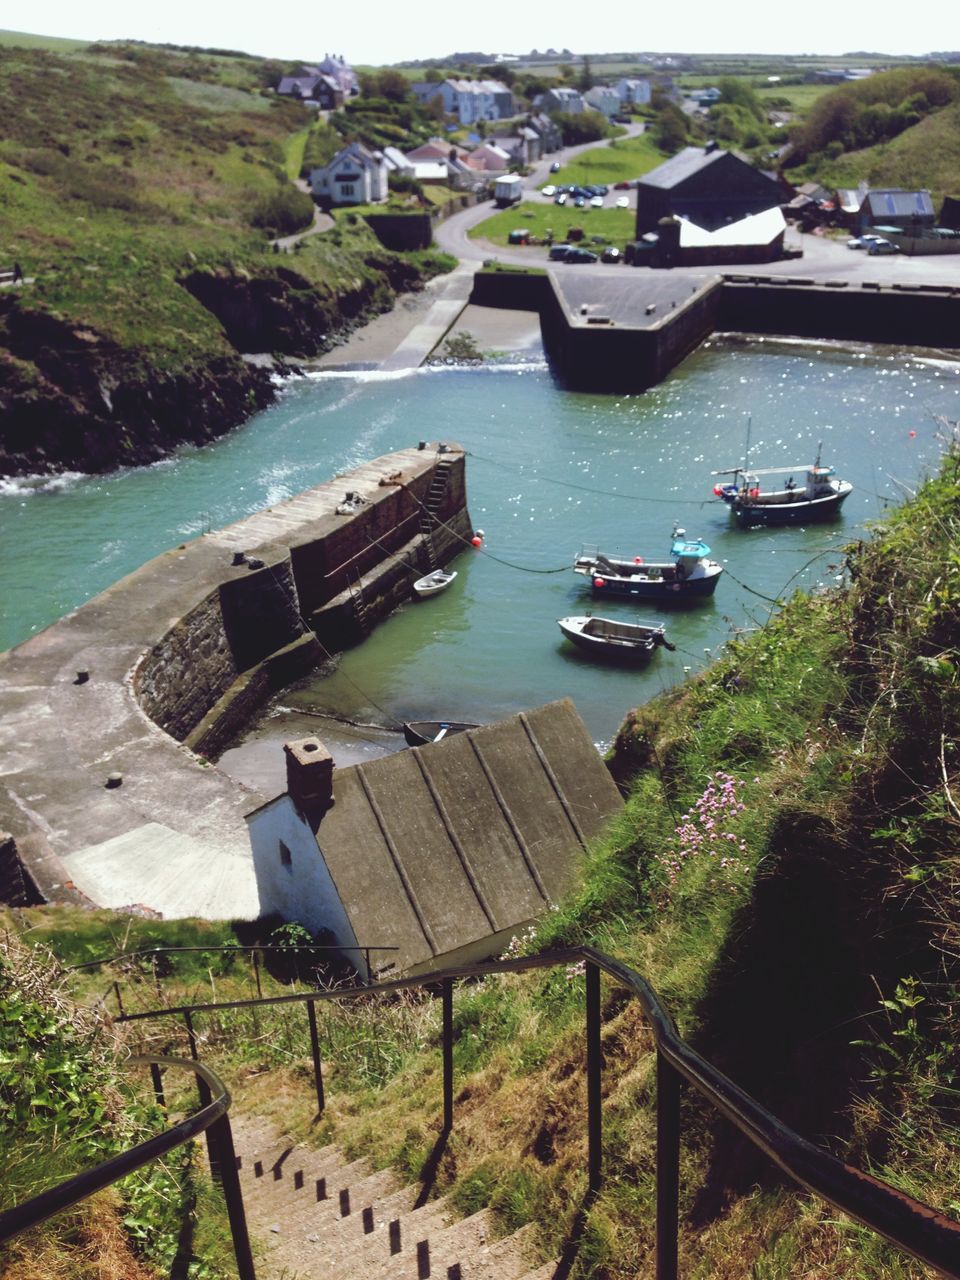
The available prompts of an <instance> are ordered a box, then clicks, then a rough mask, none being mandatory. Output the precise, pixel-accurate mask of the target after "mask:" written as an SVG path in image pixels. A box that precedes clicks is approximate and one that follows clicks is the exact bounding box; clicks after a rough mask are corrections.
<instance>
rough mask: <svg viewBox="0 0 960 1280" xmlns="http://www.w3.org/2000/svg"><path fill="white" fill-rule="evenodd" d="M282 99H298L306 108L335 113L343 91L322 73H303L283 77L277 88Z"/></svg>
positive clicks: (338, 84)
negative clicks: (311, 107) (310, 107)
mask: <svg viewBox="0 0 960 1280" xmlns="http://www.w3.org/2000/svg"><path fill="white" fill-rule="evenodd" d="M277 93H278V94H280V95H282V96H283V97H289V98H299V99H300V100H301V101H302V102H303V103H304V104H305V105H307V106H315V107H319V108H320V109H321V110H323V111H335V110H336V109H337V108H338V107H340V106H342V105H343V97H344V95H343V89H342V88H341V87H340V83H339V81H338V80H335V79H334V77H333V76H328V75H325V74H324V73H323V72H322V71H321V72H318V71H316V70H314V71H309V72H308V71H304V72H302V73H301V74H300V75H298V76H284V77H283V79H282V80H281V81H280V83H279V85H278V86H277Z"/></svg>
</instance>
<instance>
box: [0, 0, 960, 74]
mask: <svg viewBox="0 0 960 1280" xmlns="http://www.w3.org/2000/svg"><path fill="white" fill-rule="evenodd" d="M882 11H883V6H881V7H880V9H879V10H877V14H876V16H871V14H870V12H869V10H864V9H863V8H862V6H858V5H855V4H840V3H837V2H836V0H804V3H792V4H791V3H786V4H784V3H777V2H776V0H764V3H759V2H758V0H747V3H741V4H739V5H731V4H718V3H717V2H716V0H686V3H682V4H669V3H667V4H663V3H660V4H641V3H640V2H639V0H629V2H628V0H607V3H606V4H604V6H603V7H602V9H601V10H600V11H599V12H598V13H597V14H596V15H595V16H596V18H597V19H598V20H597V21H590V20H589V19H588V11H585V10H584V7H583V5H582V4H579V3H577V2H576V0H568V3H561V4H558V5H543V4H530V3H523V0H486V3H483V4H471V3H468V2H465V0H447V2H446V3H441V0H414V3H412V4H411V3H404V2H403V0H354V2H353V3H347V4H338V5H334V4H329V3H323V2H322V0H310V3H307V4H305V3H303V2H302V0H288V2H287V3H286V4H283V5H277V7H276V9H274V8H273V7H272V6H270V7H268V9H266V10H262V9H260V8H259V7H258V6H257V7H255V6H254V5H252V4H249V3H246V4H244V3H241V4H237V3H235V2H234V3H229V4H228V3H225V2H224V0H206V3H204V2H203V0H201V2H200V3H197V2H196V0H163V2H162V3H146V4H141V5H137V4H130V3H129V0H84V2H83V3H79V4H78V3H76V0H72V2H71V3H69V4H67V3H66V0H33V2H32V3H30V4H29V5H25V6H23V7H21V8H20V9H19V10H18V12H17V18H16V21H13V20H12V15H11V17H8V18H7V19H6V20H4V19H3V18H2V17H0V25H3V26H6V25H7V24H9V25H10V27H12V28H14V29H16V30H22V31H30V32H32V33H35V34H38V35H53V36H67V37H72V38H76V39H83V40H97V39H103V40H117V39H123V38H124V37H128V38H132V39H137V40H147V41H156V42H166V43H173V44H189V45H202V46H205V47H217V48H226V49H240V50H243V51H244V52H247V53H255V54H261V55H264V56H271V57H280V58H290V59H300V58H302V59H305V60H310V59H312V58H320V57H322V56H323V55H324V54H325V53H338V54H343V56H344V57H345V58H346V59H347V60H348V61H349V62H351V63H355V64H361V65H363V64H373V65H380V64H383V63H391V62H401V61H404V60H405V59H410V58H436V57H443V56H444V55H446V54H449V53H454V52H456V51H460V50H470V49H477V50H482V51H483V52H485V53H498V52H499V53H527V52H529V50H530V49H532V48H537V49H540V50H544V49H547V48H550V47H552V48H554V49H563V48H564V47H566V48H569V49H571V50H572V51H573V52H574V53H583V52H587V53H590V52H604V51H616V50H621V49H627V50H649V51H662V52H677V51H684V52H691V53H704V52H710V53H738V52H744V51H748V52H754V53H821V54H842V53H849V52H852V51H855V50H863V49H879V51H880V52H883V53H900V54H924V53H928V52H930V51H931V50H932V49H940V50H949V49H951V48H952V49H956V48H958V47H960V5H958V4H957V3H956V0H928V2H927V3H925V4H924V6H923V11H922V13H923V17H922V21H919V22H911V21H903V22H900V21H889V20H877V18H878V17H879V15H881V14H882ZM601 41H602V42H604V44H605V49H604V47H603V46H602V45H601V44H600V43H599V42H601Z"/></svg>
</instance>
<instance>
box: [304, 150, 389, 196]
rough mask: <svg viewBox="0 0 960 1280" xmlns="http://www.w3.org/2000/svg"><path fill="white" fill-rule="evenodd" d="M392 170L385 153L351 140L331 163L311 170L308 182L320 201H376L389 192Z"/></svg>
mask: <svg viewBox="0 0 960 1280" xmlns="http://www.w3.org/2000/svg"><path fill="white" fill-rule="evenodd" d="M389 172H390V169H389V165H388V164H387V161H386V160H385V159H384V156H383V153H382V152H380V151H368V150H367V148H366V147H364V146H363V145H362V144H361V143H359V142H351V143H349V145H347V146H346V147H343V148H342V150H340V151H338V152H337V154H336V155H335V156H334V157H333V159H332V160H331V161H330V163H329V164H326V165H323V166H321V167H320V168H317V169H311V170H310V175H309V177H308V179H307V181H308V183H309V185H310V191H311V193H312V194H313V198H314V199H315V200H316V201H317V202H318V203H320V204H327V205H349V204H377V203H379V202H380V201H382V200H386V198H387V195H388V194H389V187H388V175H389Z"/></svg>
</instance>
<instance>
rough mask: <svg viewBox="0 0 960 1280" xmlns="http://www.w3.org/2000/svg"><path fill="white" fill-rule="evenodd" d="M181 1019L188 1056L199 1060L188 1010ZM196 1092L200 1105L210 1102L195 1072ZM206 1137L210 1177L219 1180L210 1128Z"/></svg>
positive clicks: (208, 1087)
mask: <svg viewBox="0 0 960 1280" xmlns="http://www.w3.org/2000/svg"><path fill="white" fill-rule="evenodd" d="M183 1021H184V1025H185V1026H186V1028H187V1039H188V1040H189V1041H190V1057H191V1058H192V1059H193V1060H194V1062H199V1060H200V1059H199V1056H198V1054H197V1037H196V1033H195V1032H194V1029H193V1019H192V1018H191V1017H190V1010H189V1009H184V1011H183ZM197 1094H198V1095H199V1097H200V1106H201V1107H205V1106H207V1105H208V1104H209V1102H210V1086H209V1085H208V1084H207V1082H206V1080H204V1078H203V1076H202V1075H200V1074H199V1072H198V1073H197ZM206 1138H207V1155H208V1156H209V1158H210V1174H211V1177H213V1178H214V1179H216V1181H217V1182H219V1181H220V1161H219V1159H218V1158H217V1142H216V1138H214V1136H213V1134H212V1133H211V1131H210V1129H208V1130H207V1133H206Z"/></svg>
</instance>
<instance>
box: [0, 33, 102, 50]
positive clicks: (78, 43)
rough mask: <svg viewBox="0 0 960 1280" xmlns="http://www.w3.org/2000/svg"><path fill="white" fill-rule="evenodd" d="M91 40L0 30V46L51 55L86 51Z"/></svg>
mask: <svg viewBox="0 0 960 1280" xmlns="http://www.w3.org/2000/svg"><path fill="white" fill-rule="evenodd" d="M89 43H90V41H89V40H70V39H65V38H64V37H62V36H34V35H30V34H29V32H26V31H6V30H0V46H3V45H10V46H12V47H14V48H18V49H45V50H48V51H49V52H51V53H72V52H73V51H74V50H76V49H86V47H87V46H88V45H89Z"/></svg>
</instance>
